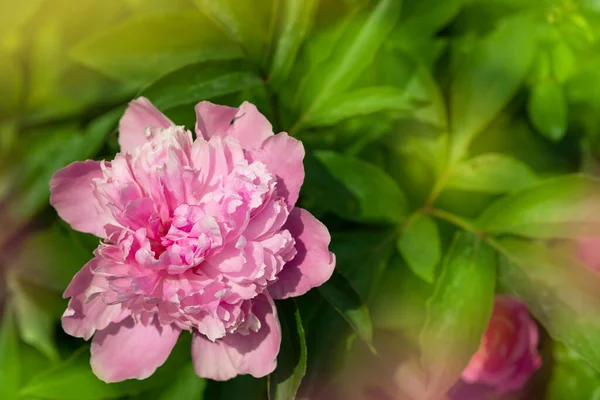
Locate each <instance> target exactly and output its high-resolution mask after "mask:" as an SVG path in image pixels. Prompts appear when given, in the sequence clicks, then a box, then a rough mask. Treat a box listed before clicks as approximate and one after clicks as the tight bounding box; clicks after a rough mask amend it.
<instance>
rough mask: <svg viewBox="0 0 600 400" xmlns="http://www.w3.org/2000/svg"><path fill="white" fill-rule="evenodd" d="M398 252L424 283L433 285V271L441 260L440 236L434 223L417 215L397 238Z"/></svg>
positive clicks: (423, 216) (425, 216)
mask: <svg viewBox="0 0 600 400" xmlns="http://www.w3.org/2000/svg"><path fill="white" fill-rule="evenodd" d="M397 245H398V250H399V251H400V253H401V254H402V256H403V257H404V259H405V260H406V263H407V264H408V266H409V267H410V269H411V270H412V271H413V272H414V273H415V275H417V276H418V277H419V278H421V279H423V280H424V281H425V282H428V283H433V281H434V280H435V269H436V267H437V265H438V263H439V261H440V259H441V258H442V249H441V243H440V235H439V232H438V227H437V224H436V223H435V221H434V220H433V219H432V218H431V217H428V216H427V215H419V216H418V217H417V218H416V219H415V220H413V221H411V222H410V223H409V225H408V226H407V227H406V228H404V230H403V232H402V234H401V235H400V237H399V238H398V244H397Z"/></svg>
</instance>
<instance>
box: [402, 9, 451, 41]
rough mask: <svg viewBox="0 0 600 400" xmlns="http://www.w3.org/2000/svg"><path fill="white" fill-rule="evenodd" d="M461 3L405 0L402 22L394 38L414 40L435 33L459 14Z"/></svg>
mask: <svg viewBox="0 0 600 400" xmlns="http://www.w3.org/2000/svg"><path fill="white" fill-rule="evenodd" d="M460 5H461V1H460V0H446V1H443V2H439V1H437V0H416V1H415V0H413V1H405V2H404V5H403V7H402V17H401V20H400V23H399V24H398V27H397V28H396V30H395V31H394V35H393V36H394V39H395V40H397V41H411V40H412V41H414V40H415V39H421V38H424V37H428V36H433V35H435V34H436V33H437V32H438V31H439V30H440V29H441V28H443V27H444V25H446V24H447V23H449V22H450V21H451V20H452V19H453V18H454V17H455V16H456V14H458V11H459V10H460Z"/></svg>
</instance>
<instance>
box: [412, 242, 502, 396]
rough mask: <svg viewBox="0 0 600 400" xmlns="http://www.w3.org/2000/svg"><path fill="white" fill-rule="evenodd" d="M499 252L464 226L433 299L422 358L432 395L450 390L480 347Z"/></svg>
mask: <svg viewBox="0 0 600 400" xmlns="http://www.w3.org/2000/svg"><path fill="white" fill-rule="evenodd" d="M495 279H496V266H495V261H494V252H493V251H492V249H491V248H489V247H488V246H487V245H486V244H485V243H483V242H482V241H481V239H480V238H479V237H477V236H475V235H473V234H471V233H467V232H459V233H457V234H456V236H455V238H454V242H453V243H452V246H451V248H450V250H449V252H448V254H447V255H446V257H445V259H444V264H443V270H442V273H441V276H440V277H439V279H438V280H437V282H436V285H435V291H434V293H433V295H432V297H431V298H430V299H429V301H428V303H427V317H426V321H425V325H424V327H423V330H422V331H421V336H420V343H421V346H420V347H421V352H422V353H421V354H422V356H421V363H422V365H423V368H424V372H425V376H426V386H427V388H426V390H427V392H428V394H429V396H428V397H427V398H431V399H433V398H438V397H439V396H441V395H442V394H444V393H446V391H447V390H448V389H450V387H451V386H452V385H453V384H454V382H455V381H456V380H457V379H458V378H459V377H460V374H461V372H462V371H463V369H464V368H465V367H466V366H467V364H468V363H469V360H470V359H471V357H472V355H473V354H474V353H475V351H476V350H477V349H478V348H479V344H480V342H481V337H482V336H483V333H484V332H485V329H486V328H487V323H488V319H489V317H490V314H491V312H492V308H493V304H494V285H495Z"/></svg>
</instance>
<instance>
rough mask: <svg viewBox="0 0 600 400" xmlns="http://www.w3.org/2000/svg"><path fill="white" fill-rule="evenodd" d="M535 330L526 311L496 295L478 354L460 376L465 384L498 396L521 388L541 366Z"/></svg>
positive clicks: (517, 302) (508, 298) (521, 306)
mask: <svg viewBox="0 0 600 400" xmlns="http://www.w3.org/2000/svg"><path fill="white" fill-rule="evenodd" d="M537 345H538V329H537V326H536V325H535V322H534V321H533V320H532V319H531V317H530V316H529V313H528V311H527V307H525V305H524V304H523V303H521V302H519V301H517V300H514V299H512V298H510V297H508V296H505V295H497V296H496V301H495V303H494V311H493V313H492V317H491V319H490V322H489V325H488V328H487V330H486V332H485V334H484V335H483V338H482V340H481V345H480V347H479V350H477V352H476V353H475V354H474V355H473V357H472V358H471V361H470V362H469V365H468V366H467V368H466V369H465V370H464V371H463V373H462V379H463V380H464V381H465V382H467V383H480V384H484V385H488V386H491V387H494V388H495V389H497V390H498V391H500V392H509V391H513V390H518V389H520V388H522V387H523V386H524V385H525V383H526V382H527V380H528V379H529V377H530V376H531V375H532V374H533V373H534V372H535V371H536V370H537V369H538V368H539V367H540V366H541V364H542V360H541V358H540V355H539V354H538V352H537Z"/></svg>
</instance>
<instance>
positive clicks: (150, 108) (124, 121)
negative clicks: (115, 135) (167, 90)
mask: <svg viewBox="0 0 600 400" xmlns="http://www.w3.org/2000/svg"><path fill="white" fill-rule="evenodd" d="M172 125H175V124H174V123H173V122H171V120H170V119H169V118H167V117H166V116H165V115H164V114H163V113H161V112H160V111H159V110H158V109H157V108H156V107H154V105H153V104H152V103H150V101H149V100H148V99H147V98H145V97H138V98H137V99H135V100H133V101H131V102H130V103H129V107H127V110H125V114H123V117H122V118H121V121H119V144H120V145H121V151H122V152H126V153H133V150H135V148H136V147H138V146H141V145H143V144H144V143H146V128H147V127H149V126H155V127H159V128H168V127H169V126H172Z"/></svg>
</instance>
